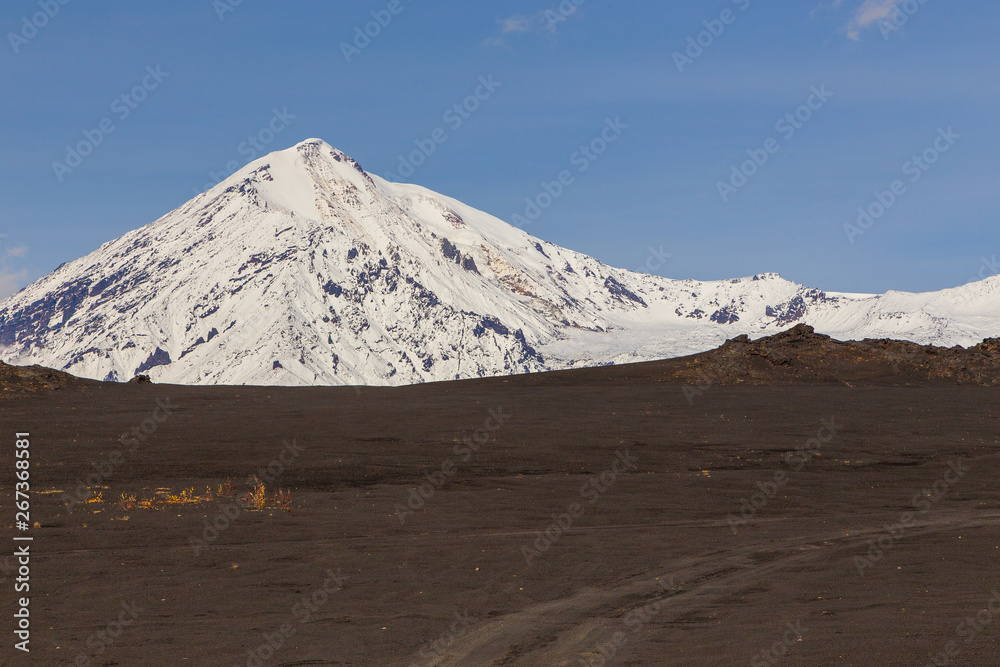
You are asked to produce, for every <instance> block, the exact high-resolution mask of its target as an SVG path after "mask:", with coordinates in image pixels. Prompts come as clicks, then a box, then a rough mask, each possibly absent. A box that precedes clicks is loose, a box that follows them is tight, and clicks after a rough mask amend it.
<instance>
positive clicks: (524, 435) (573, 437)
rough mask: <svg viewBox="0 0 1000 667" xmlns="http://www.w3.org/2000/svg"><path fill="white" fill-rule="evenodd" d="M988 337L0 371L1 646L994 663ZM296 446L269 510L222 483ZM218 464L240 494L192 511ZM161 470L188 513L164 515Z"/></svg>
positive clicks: (163, 656) (467, 660)
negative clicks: (161, 408)
mask: <svg viewBox="0 0 1000 667" xmlns="http://www.w3.org/2000/svg"><path fill="white" fill-rule="evenodd" d="M998 355H1000V352H998V349H997V341H995V340H994V341H987V342H985V343H984V344H983V345H981V346H979V347H977V348H974V349H970V350H961V349H952V350H943V349H936V348H921V347H919V346H912V345H910V344H905V343H890V342H885V341H868V342H865V343H850V344H847V343H844V344H842V343H837V342H835V341H830V340H829V339H827V338H825V337H822V336H817V335H815V334H813V333H812V332H811V331H810V330H808V328H805V327H798V328H796V329H795V330H792V331H791V332H788V333H786V334H781V335H779V336H777V337H774V338H771V339H767V340H766V341H764V342H761V341H757V342H753V343H750V342H749V341H745V340H738V341H731V342H730V343H727V344H726V345H725V346H724V347H723V348H720V350H717V351H715V352H711V353H707V354H706V355H698V356H697V357H689V358H686V359H677V360H671V361H665V362H654V363H647V364H638V365H633V366H619V367H609V368H601V369H587V370H579V371H567V372H559V373H551V374H543V375H532V376H519V377H509V378H497V379H488V380H475V381H465V382H454V383H441V384H432V385H423V386H414V387H405V388H395V389H394V388H378V389H373V388H358V389H355V388H313V389H292V388H250V387H214V388H192V387H177V386H166V385H155V384H129V385H115V384H99V383H91V382H84V381H77V380H73V379H70V378H68V377H66V376H61V375H59V374H57V373H53V372H45V371H41V370H38V369H36V370H33V371H23V370H20V369H11V368H10V367H3V368H0V371H2V372H0V380H2V388H3V391H2V392H0V394H2V396H0V433H2V434H3V438H5V439H6V440H7V441H8V444H7V445H6V446H4V448H3V451H5V452H7V454H6V455H5V456H6V458H5V459H4V460H3V461H0V470H2V471H3V472H2V476H0V479H2V484H0V489H2V503H3V504H2V507H0V512H2V516H3V520H2V521H0V525H2V526H3V528H4V535H5V540H6V544H7V546H5V547H4V548H3V551H2V552H0V566H3V569H2V570H0V578H2V579H3V580H4V581H3V584H2V586H3V587H2V589H0V590H3V594H2V596H0V601H2V602H0V604H2V617H3V618H4V619H6V620H4V621H3V622H2V623H3V626H4V627H2V632H0V636H2V637H5V639H4V640H3V646H2V648H0V656H2V662H3V664H10V665H16V664H31V665H69V664H81V665H83V664H89V665H122V666H129V667H131V666H136V665H153V666H159V665H164V666H167V665H220V666H223V667H231V666H234V665H251V666H252V665H274V666H282V667H291V666H293V665H294V666H305V665H373V666H382V665H401V666H403V667H408V666H410V665H420V666H425V665H469V666H478V665H531V666H533V667H538V666H547V665H603V664H614V665H692V666H693V665H778V664H781V665H817V666H819V665H845V666H846V665H858V666H861V665H915V666H917V667H923V666H924V665H929V664H930V665H933V664H941V665H944V664H949V665H996V664H998V656H1000V597H998V595H1000V594H998V593H997V591H1000V457H998V448H1000V444H998V443H1000V414H998V407H1000V388H997V387H995V386H984V385H995V384H997V383H998V381H1000V373H998V372H997V367H998ZM31 373H34V375H31ZM29 376H30V377H29ZM24 378H28V379H24ZM158 401H160V402H161V403H164V402H166V404H167V405H171V406H176V409H175V410H173V412H172V414H170V415H169V416H168V417H166V419H165V421H163V422H162V423H160V424H157V426H156V429H155V432H154V433H152V434H151V435H149V436H148V437H146V440H145V442H141V443H139V445H138V446H137V447H135V449H134V451H130V450H131V446H129V445H125V444H123V443H122V442H121V441H120V438H121V437H122V435H123V434H126V433H131V431H132V429H133V427H136V428H141V426H142V424H143V422H144V420H147V419H151V415H154V414H158V416H161V417H162V416H163V413H162V412H160V413H156V410H157V407H158V403H157V402H158ZM491 414H493V415H494V417H493V418H491ZM496 415H500V416H501V418H502V419H503V422H504V423H503V424H502V425H500V424H498V423H497V420H496V418H495V416H496ZM152 423H153V422H147V427H148V426H149V425H150V424H152ZM824 424H825V425H826V426H825V427H824ZM830 425H833V426H834V429H831V428H829V427H830ZM477 429H480V430H479V431H478V433H477V432H476V430H477ZM832 430H836V433H835V434H833V433H832V432H831V431H832ZM16 432H30V434H31V450H30V451H31V459H30V460H31V473H32V478H31V503H32V509H31V515H32V516H31V518H32V520H33V521H36V522H38V526H37V527H34V528H32V529H31V530H30V531H29V532H28V534H30V535H32V536H34V538H35V539H34V542H33V543H32V547H31V549H32V560H31V593H30V595H31V606H30V609H31V619H32V636H31V653H30V655H25V654H21V653H20V652H17V651H15V650H14V648H13V644H14V642H15V641H16V640H15V639H14V636H13V633H12V630H13V613H14V610H15V606H14V605H15V594H14V592H13V577H14V575H13V574H12V571H11V570H10V569H9V568H10V566H11V565H12V564H13V558H12V553H13V550H14V547H13V542H11V537H12V536H13V535H14V533H15V531H14V527H13V525H12V524H13V521H14V508H13V505H12V501H13V483H12V480H13V469H14V434H15V433H16ZM831 436H832V437H831ZM473 437H478V439H479V440H480V441H481V445H479V449H478V451H477V452H474V453H471V452H470V450H469V449H466V447H467V446H468V445H467V443H468V442H469V441H471V442H475V440H472V438H473ZM811 439H813V440H811ZM126 441H127V442H131V441H130V440H128V439H126ZM293 441H294V443H295V446H296V447H297V448H299V449H297V450H295V451H292V450H290V449H287V448H286V449H285V450H284V451H285V460H286V462H287V465H284V470H283V471H281V472H280V476H279V478H278V479H276V480H274V482H273V483H272V484H269V485H268V494H269V495H270V494H272V493H273V492H274V491H277V489H278V488H279V487H280V488H281V489H288V490H290V492H291V501H290V503H288V507H287V509H286V508H283V507H281V505H280V503H277V502H273V501H270V500H269V501H268V503H267V504H266V507H265V509H263V510H253V509H251V508H250V507H249V505H248V503H246V502H243V501H240V500H239V498H240V497H242V496H244V495H245V494H246V493H247V491H248V489H249V486H248V484H247V478H248V477H249V476H252V475H253V474H255V473H257V471H258V470H259V469H260V468H266V467H267V466H268V464H269V463H271V462H272V461H274V460H276V459H277V458H278V457H279V456H280V455H281V454H282V451H283V448H284V447H285V445H284V444H283V443H284V442H288V443H292V442H293ZM823 441H825V442H823ZM456 448H458V450H457V452H458V453H456ZM115 452H118V453H119V455H120V456H121V457H122V458H121V460H120V462H119V464H117V465H112V466H111V468H112V470H111V471H110V472H109V473H108V474H107V475H105V476H104V477H103V478H102V479H100V480H97V479H96V478H93V479H92V480H91V481H92V482H94V481H96V482H99V484H96V485H94V486H95V487H98V486H99V487H106V488H94V489H91V490H87V489H86V488H85V487H86V484H85V485H84V488H83V489H82V492H83V496H84V497H89V496H90V494H92V493H96V492H100V493H101V494H102V499H103V502H89V503H80V504H77V505H75V506H74V507H73V508H72V510H70V509H69V508H68V506H67V505H66V504H65V502H64V494H71V495H72V496H75V495H76V494H77V490H76V489H77V486H78V484H79V482H78V480H82V481H84V482H86V480H87V478H88V476H90V475H93V474H95V472H96V471H97V470H98V469H99V468H100V467H102V465H103V464H105V463H106V462H108V461H110V460H119V459H118V457H117V456H115ZM470 454H471V455H470ZM623 461H627V462H629V465H628V466H627V469H626V466H625V464H624V463H623ZM95 466H96V467H95ZM274 469H276V467H275V468H274ZM612 469H616V470H617V471H618V473H617V474H614V473H607V474H604V475H603V479H602V473H605V471H609V470H612ZM104 471H105V472H108V467H107V465H104ZM956 471H957V472H956ZM258 474H259V473H258ZM428 475H430V476H431V477H430V478H428V477H427V476H428ZM227 480H232V483H233V484H234V485H235V486H236V487H237V489H238V495H237V496H228V497H225V498H218V497H216V498H214V499H213V500H211V501H209V500H205V499H204V494H205V488H206V487H207V486H208V487H211V488H212V489H218V487H219V485H220V484H224V483H225V482H226V481H227ZM442 481H444V483H443V485H441V482H442ZM421 485H423V488H422V490H423V492H424V495H425V496H428V495H429V498H421V497H420V496H419V495H415V494H416V493H417V492H416V491H415V490H416V489H418V487H421ZM935 485H936V486H935ZM188 488H193V489H194V495H195V496H198V497H201V498H202V499H201V500H199V501H197V502H172V503H171V502H166V499H167V497H168V496H169V495H180V494H181V493H182V491H183V490H184V489H188ZM123 493H125V494H127V495H134V496H136V502H139V501H142V500H144V499H145V500H153V501H154V502H153V503H152V505H151V508H149V509H143V508H140V507H137V506H131V507H129V508H126V507H125V506H122V505H121V504H119V503H118V502H117V501H118V499H119V498H120V497H121V495H122V494H123ZM755 494H756V495H755ZM591 501H593V502H591ZM574 503H576V505H574ZM147 504H148V503H147ZM227 506H229V507H233V506H235V507H237V508H239V511H238V513H237V514H236V516H235V518H232V519H231V520H229V519H226V520H225V521H223V520H221V519H220V518H219V517H220V516H223V514H222V512H223V508H224V507H227ZM414 508H415V509H414ZM289 510H290V511H289ZM410 510H412V512H411V511H410ZM230 512H232V510H230ZM741 512H742V513H741ZM569 515H572V516H569ZM911 515H912V516H911ZM400 517H402V519H403V520H402V521H401V519H400ZM554 517H555V518H554ZM213 521H214V522H216V524H217V525H220V526H225V527H224V528H223V529H222V530H219V531H218V532H213V530H214V529H213V530H206V522H208V523H211V522H213ZM560 524H561V525H560ZM546 531H548V537H546V538H543V537H542V536H543V534H544V533H545V532H546ZM192 538H199V539H203V540H206V541H205V542H204V543H199V546H198V547H197V548H196V547H194V546H192ZM208 538H211V539H208ZM526 547H527V549H526ZM528 560H530V564H529V563H528V562H527V561H528ZM991 600H992V603H991ZM123 604H126V605H134V610H135V613H134V619H133V613H132V611H127V612H124V613H123ZM991 604H992V607H991ZM131 609H133V608H130V610H131ZM991 609H992V611H991ZM984 610H985V611H984ZM306 612H308V614H307V613H306ZM977 614H978V616H979V620H978V621H977V620H975V619H976V617H977ZM970 620H971V621H972V622H971V624H970ZM122 621H124V623H123V624H122V625H117V623H119V622H122ZM109 624H110V625H109ZM283 626H284V627H283ZM790 628H795V630H794V631H792V630H790ZM282 630H284V633H283V631H282ZM100 633H103V635H102V634H100ZM268 642H270V643H271V645H272V646H277V648H267V647H268ZM949 651H950V653H951V655H949V654H948V652H949ZM939 654H940V655H939ZM81 656H83V657H81ZM935 656H937V660H938V662H934V659H935Z"/></svg>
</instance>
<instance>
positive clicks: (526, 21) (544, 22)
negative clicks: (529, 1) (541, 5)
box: [482, 5, 579, 47]
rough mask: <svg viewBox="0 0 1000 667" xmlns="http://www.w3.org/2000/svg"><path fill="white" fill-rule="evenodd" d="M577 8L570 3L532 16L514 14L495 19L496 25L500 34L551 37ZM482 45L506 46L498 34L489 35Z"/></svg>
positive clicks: (556, 33) (557, 32)
mask: <svg viewBox="0 0 1000 667" xmlns="http://www.w3.org/2000/svg"><path fill="white" fill-rule="evenodd" d="M578 9H579V8H578V7H577V6H575V5H572V6H570V7H569V8H563V7H562V6H560V8H559V9H549V10H546V11H540V12H538V13H537V14H535V15H533V16H529V15H527V14H514V15H513V16H509V17H507V18H505V19H497V25H498V26H499V28H500V35H510V34H524V33H534V34H536V35H548V36H549V37H552V36H555V35H558V34H559V30H558V25H559V24H560V23H565V22H566V21H568V20H569V18H570V17H571V16H573V15H574V14H576V13H577V10H578ZM482 45H483V46H487V47H490V46H493V47H498V46H499V47H506V46H507V44H506V42H504V40H503V39H502V38H501V37H500V36H495V37H490V38H489V39H487V40H485V41H484V42H483V44H482Z"/></svg>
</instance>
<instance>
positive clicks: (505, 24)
mask: <svg viewBox="0 0 1000 667" xmlns="http://www.w3.org/2000/svg"><path fill="white" fill-rule="evenodd" d="M497 23H499V24H500V32H501V33H503V34H505V35H506V34H507V33H509V32H531V29H532V27H533V24H534V21H533V20H532V19H531V17H529V16H525V15H523V14H517V15H515V16H511V17H510V18H506V19H500V20H498V21H497Z"/></svg>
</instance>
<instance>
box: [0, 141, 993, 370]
mask: <svg viewBox="0 0 1000 667" xmlns="http://www.w3.org/2000/svg"><path fill="white" fill-rule="evenodd" d="M800 322H807V323H809V324H811V325H812V326H814V327H815V328H816V329H817V330H818V331H821V332H822V333H825V334H829V335H832V336H834V337H837V338H842V339H857V338H864V337H876V338H881V337H892V338H902V339H907V340H911V341H914V342H917V343H922V344H934V345H940V346H951V345H972V344H976V343H978V342H980V341H981V340H983V339H984V338H987V337H990V336H995V335H997V333H998V332H1000V278H992V279H988V280H985V281H982V282H979V283H972V284H970V285H966V286H964V287H960V288H956V289H952V290H944V291H941V292H935V293H930V294H907V293H900V292H890V293H888V294H885V295H847V294H828V293H824V292H822V291H820V290H816V289H810V288H806V287H803V286H801V285H797V284H795V283H792V282H789V281H787V280H784V279H782V278H781V277H780V276H778V275H776V274H763V275H758V276H754V277H750V278H742V279H737V280H727V281H719V282H699V281H694V280H684V281H678V280H669V279H666V278H662V277H658V276H652V275H645V274H639V273H634V272H631V271H626V270H622V269H616V268H612V267H609V266H607V265H605V264H603V263H601V262H599V261H597V260H596V259H593V258H591V257H587V256H586V255H582V254H579V253H576V252H573V251H570V250H566V249H563V248H560V247H557V246H554V245H552V244H549V243H546V242H544V241H541V240H539V239H537V238H534V237H532V236H530V235H528V234H527V233H525V232H524V231H522V230H519V229H517V228H515V227H512V226H510V225H508V224H506V223H505V222H503V221H501V220H499V219H497V218H495V217H493V216H490V215H488V214H486V213H483V212H481V211H478V210H476V209H473V208H471V207H469V206H466V205H464V204H462V203H461V202H458V201H456V200H454V199H450V198H448V197H445V196H442V195H439V194H436V193H434V192H431V191H430V190H427V189H425V188H422V187H419V186H416V185H405V184H397V183H390V182H388V181H386V180H383V179H381V178H379V177H378V176H375V175H372V174H369V173H367V172H366V171H365V170H364V169H362V167H361V165H359V164H358V163H357V162H356V161H355V160H353V159H352V158H350V157H349V156H347V155H345V154H344V153H342V152H341V151H339V150H337V149H335V148H333V147H332V146H330V145H329V144H327V143H325V142H323V141H321V140H318V139H310V140H308V141H304V142H302V143H300V144H298V145H296V146H294V147H292V148H290V149H288V150H284V151H279V152H276V153H272V154H270V155H268V156H266V157H264V158H261V159H259V160H256V161H254V162H252V163H251V164H249V165H247V166H246V167H244V168H243V169H241V170H240V171H238V172H236V173H235V174H233V175H232V176H231V177H229V178H228V179H226V180H225V181H224V182H222V183H220V184H219V185H217V186H216V187H214V188H212V189H211V190H208V191H207V192H205V193H203V194H201V195H199V196H197V197H195V198H194V199H193V200H191V201H190V202H188V203H187V204H185V205H184V206H182V207H180V208H178V209H177V210H175V211H172V212H171V213H169V214H167V215H166V216H164V217H163V218H160V219H159V220H157V221H155V222H153V223H150V224H149V225H146V226H145V227H142V228H141V229H138V230H135V231H133V232H130V233H128V234H126V235H124V236H122V237H121V238H119V239H116V240H114V241H111V242H109V243H106V244H104V245H103V246H101V247H100V248H99V249H97V250H96V251H94V252H93V253H91V254H90V255H87V256H86V257H83V258H81V259H78V260H76V261H74V262H69V263H67V264H64V265H63V266H61V267H59V268H58V269H56V270H55V271H54V272H53V273H51V274H49V275H47V276H45V277H44V278H42V279H40V280H39V281H37V282H35V283H34V284H32V285H30V286H28V287H27V288H25V289H24V290H22V291H21V292H19V293H18V294H15V295H14V296H12V297H10V298H8V299H6V300H5V301H3V302H0V359H2V360H3V361H7V362H9V363H15V364H28V363H38V364H42V365H45V366H50V367H54V368H59V369H63V370H65V371H68V372H71V373H73V374H75V375H79V376H83V377H89V378H95V379H104V380H119V381H121V380H127V379H129V378H131V377H132V376H134V375H135V374H137V373H146V374H149V375H151V376H152V377H153V379H154V380H156V381H157V382H170V383H179V384H263V385H316V384H325V385H332V384H373V385H399V384H408V383H416V382H424V381H434V380H451V379H459V378H470V377H482V376H488V375H501V374H512V373H526V372H536V371H542V370H547V369H559V368H570V367H575V366H588V365H600V364H608V363H621V362H626V361H642V360H649V359H657V358H665V357H673V356H679V355H683V354H690V353H695V352H701V351H704V350H708V349H711V348H714V347H717V346H718V345H719V344H721V343H722V342H724V341H725V340H727V339H730V338H733V337H736V336H738V335H741V334H749V335H751V336H761V335H766V334H771V333H775V332H777V331H780V330H783V329H787V328H790V327H791V326H793V325H795V324H796V323H800Z"/></svg>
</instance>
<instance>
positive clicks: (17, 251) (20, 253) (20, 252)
mask: <svg viewBox="0 0 1000 667" xmlns="http://www.w3.org/2000/svg"><path fill="white" fill-rule="evenodd" d="M27 254H28V247H27V246H18V247H16V248H11V249H10V250H8V251H7V254H6V255H4V259H7V258H8V257H24V256H25V255H27Z"/></svg>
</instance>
